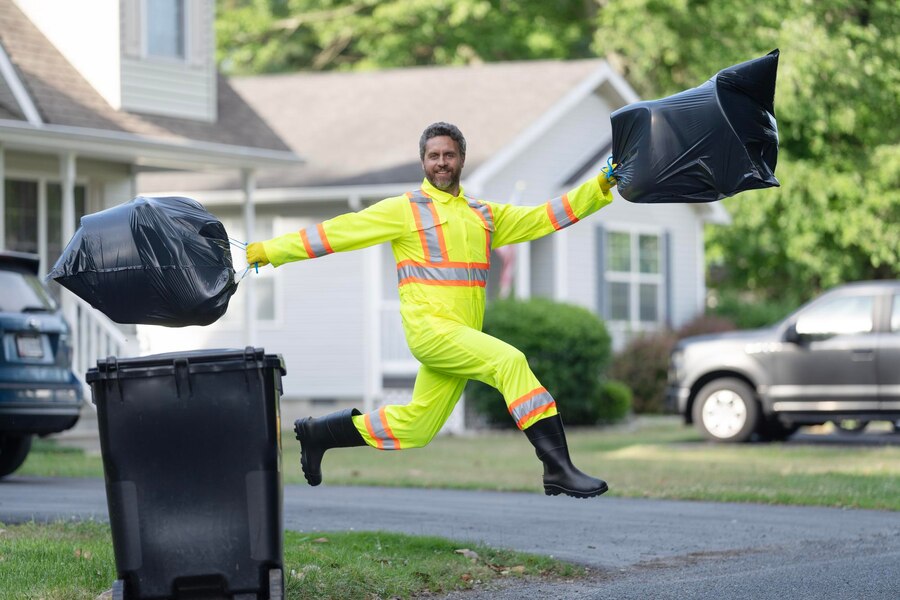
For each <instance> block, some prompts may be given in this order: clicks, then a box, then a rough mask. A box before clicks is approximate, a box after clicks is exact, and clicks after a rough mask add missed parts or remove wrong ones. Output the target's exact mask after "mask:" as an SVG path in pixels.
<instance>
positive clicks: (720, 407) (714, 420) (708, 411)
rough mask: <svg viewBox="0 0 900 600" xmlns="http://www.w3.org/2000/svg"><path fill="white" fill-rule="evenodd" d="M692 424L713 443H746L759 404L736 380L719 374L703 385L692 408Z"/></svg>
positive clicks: (756, 419)
mask: <svg viewBox="0 0 900 600" xmlns="http://www.w3.org/2000/svg"><path fill="white" fill-rule="evenodd" d="M693 416H694V423H695V424H696V425H697V428H698V429H699V430H700V432H701V433H702V434H703V435H704V436H706V438H707V439H710V440H712V441H714V442H746V441H748V440H749V439H750V438H751V436H753V434H754V432H756V430H757V428H758V427H759V422H760V410H759V403H758V402H757V401H756V395H755V394H754V393H753V389H752V388H751V387H750V386H749V385H747V384H746V383H745V382H744V381H742V380H740V379H735V378H733V377H723V378H721V379H714V380H713V381H710V382H709V383H707V384H706V385H704V386H703V387H702V388H701V389H700V392H698V393H697V398H696V399H695V400H694V407H693Z"/></svg>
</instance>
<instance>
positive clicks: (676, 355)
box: [669, 348, 684, 383]
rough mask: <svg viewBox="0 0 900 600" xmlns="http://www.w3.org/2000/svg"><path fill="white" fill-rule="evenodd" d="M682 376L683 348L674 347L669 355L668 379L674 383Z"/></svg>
mask: <svg viewBox="0 0 900 600" xmlns="http://www.w3.org/2000/svg"><path fill="white" fill-rule="evenodd" d="M683 376H684V350H682V349H680V348H676V349H675V350H673V351H672V353H671V354H670V355H669V381H670V382H672V383H676V382H678V381H681V378H682V377H683Z"/></svg>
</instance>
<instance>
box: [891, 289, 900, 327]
mask: <svg viewBox="0 0 900 600" xmlns="http://www.w3.org/2000/svg"><path fill="white" fill-rule="evenodd" d="M891 331H893V332H894V333H898V332H900V296H894V306H893V307H892V308H891Z"/></svg>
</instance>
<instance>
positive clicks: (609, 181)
mask: <svg viewBox="0 0 900 600" xmlns="http://www.w3.org/2000/svg"><path fill="white" fill-rule="evenodd" d="M617 166H619V165H617V164H616V163H614V162H613V161H612V156H610V157H609V158H608V159H606V166H605V167H603V168H602V169H600V174H599V175H597V183H599V184H600V189H601V190H603V193H604V194H606V193H607V192H609V190H611V189H612V188H613V187H614V186H615V185H616V184H617V183H619V182H618V181H617V180H616V167H617Z"/></svg>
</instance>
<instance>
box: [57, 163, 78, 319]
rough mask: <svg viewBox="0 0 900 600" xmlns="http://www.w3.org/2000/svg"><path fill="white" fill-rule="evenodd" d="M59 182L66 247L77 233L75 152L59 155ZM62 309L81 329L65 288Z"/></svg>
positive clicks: (71, 299) (62, 228) (63, 236)
mask: <svg viewBox="0 0 900 600" xmlns="http://www.w3.org/2000/svg"><path fill="white" fill-rule="evenodd" d="M59 184H60V188H61V189H62V215H61V221H62V223H60V230H61V235H62V240H61V241H62V247H63V248H65V246H66V244H68V243H69V240H71V239H72V236H73V235H75V153H74V152H67V153H66V154H63V155H61V156H60V157H59ZM61 299H62V309H63V314H64V315H65V317H66V320H67V321H68V322H69V325H70V326H71V327H72V329H73V331H76V332H77V331H79V327H78V323H77V322H76V311H75V302H74V300H73V297H72V296H70V295H69V293H68V292H67V291H65V290H63V292H62V297H61Z"/></svg>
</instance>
